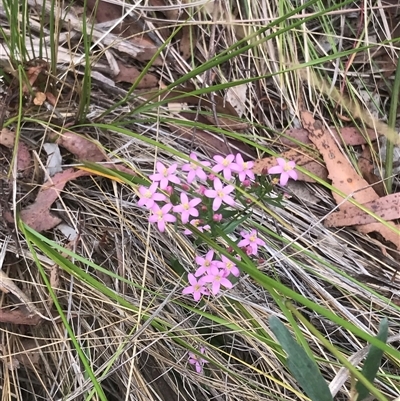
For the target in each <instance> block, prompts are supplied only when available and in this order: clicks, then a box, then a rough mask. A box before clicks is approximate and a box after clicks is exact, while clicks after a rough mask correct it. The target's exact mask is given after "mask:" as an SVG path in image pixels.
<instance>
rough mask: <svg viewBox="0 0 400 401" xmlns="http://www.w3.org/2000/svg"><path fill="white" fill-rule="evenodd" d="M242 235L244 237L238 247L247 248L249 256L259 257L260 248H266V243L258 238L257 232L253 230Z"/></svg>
mask: <svg viewBox="0 0 400 401" xmlns="http://www.w3.org/2000/svg"><path fill="white" fill-rule="evenodd" d="M240 235H241V236H242V237H243V239H242V240H241V241H239V243H238V247H239V248H242V247H246V248H247V249H246V253H247V254H248V255H257V252H258V246H265V242H264V241H263V240H262V239H261V238H258V236H257V235H258V233H257V230H251V232H249V233H248V232H246V231H242V232H241V233H240Z"/></svg>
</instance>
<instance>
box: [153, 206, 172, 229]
mask: <svg viewBox="0 0 400 401" xmlns="http://www.w3.org/2000/svg"><path fill="white" fill-rule="evenodd" d="M171 209H172V204H171V203H167V204H165V205H164V206H163V207H162V208H160V206H158V205H157V203H155V204H154V206H153V208H152V210H151V211H152V212H153V214H152V215H151V216H150V217H149V222H150V223H157V226H158V229H159V230H160V231H161V232H164V231H165V223H173V222H174V221H176V217H175V216H174V215H172V214H169V213H168V212H169V211H170V210H171Z"/></svg>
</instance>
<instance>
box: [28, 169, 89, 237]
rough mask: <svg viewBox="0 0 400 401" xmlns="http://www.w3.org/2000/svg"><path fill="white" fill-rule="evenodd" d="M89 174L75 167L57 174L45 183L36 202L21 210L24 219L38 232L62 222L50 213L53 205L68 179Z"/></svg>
mask: <svg viewBox="0 0 400 401" xmlns="http://www.w3.org/2000/svg"><path fill="white" fill-rule="evenodd" d="M87 174H88V173H87V172H86V171H75V170H74V169H73V168H69V169H67V170H64V171H63V172H62V173H58V174H55V175H54V176H53V177H52V182H47V183H45V184H44V185H43V187H42V188H41V189H40V191H39V193H38V195H37V197H36V200H35V202H34V203H32V204H31V205H29V206H28V207H27V208H25V209H23V210H22V211H21V213H20V216H21V219H22V221H23V222H24V223H25V224H27V225H28V226H29V227H31V228H33V229H34V230H36V231H38V232H41V231H46V230H50V229H52V228H54V227H55V226H57V225H58V224H60V223H61V219H60V218H59V217H56V216H54V215H52V214H51V213H50V210H49V209H50V207H51V205H52V204H53V203H54V202H55V200H56V199H57V198H58V197H59V195H60V192H61V191H62V190H63V189H64V187H65V184H66V183H67V182H68V181H70V180H74V179H76V178H78V177H82V176H84V175H87Z"/></svg>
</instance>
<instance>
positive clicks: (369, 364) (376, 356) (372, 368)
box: [356, 318, 388, 401]
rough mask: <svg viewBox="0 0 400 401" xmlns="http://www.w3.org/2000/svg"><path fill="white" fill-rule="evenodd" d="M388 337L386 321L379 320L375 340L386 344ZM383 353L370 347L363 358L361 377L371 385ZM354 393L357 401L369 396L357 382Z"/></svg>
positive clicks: (385, 319) (366, 390) (365, 389)
mask: <svg viewBox="0 0 400 401" xmlns="http://www.w3.org/2000/svg"><path fill="white" fill-rule="evenodd" d="M387 337H388V320H387V318H384V319H382V320H381V323H380V324H379V333H378V335H377V336H376V338H377V339H379V340H381V341H382V342H384V343H386V341H387ZM382 355H383V351H382V350H381V349H379V348H378V347H375V346H374V345H371V348H370V349H369V352H368V355H367V357H366V358H365V362H364V367H363V369H362V372H361V373H362V374H363V376H364V377H365V378H366V379H367V380H368V381H369V382H370V383H373V381H374V379H375V376H376V374H377V372H378V369H379V366H381V359H382ZM356 391H357V393H358V398H357V401H362V400H363V399H365V398H366V397H367V396H368V395H369V391H368V389H367V388H366V387H365V386H364V384H362V383H361V382H358V383H357V384H356Z"/></svg>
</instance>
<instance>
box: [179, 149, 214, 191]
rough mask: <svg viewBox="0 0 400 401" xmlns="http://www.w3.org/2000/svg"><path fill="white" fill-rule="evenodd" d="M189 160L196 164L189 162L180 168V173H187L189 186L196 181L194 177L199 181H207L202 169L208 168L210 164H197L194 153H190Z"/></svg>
mask: <svg viewBox="0 0 400 401" xmlns="http://www.w3.org/2000/svg"><path fill="white" fill-rule="evenodd" d="M190 158H191V159H192V160H194V161H196V162H197V164H196V163H193V162H190V163H187V164H184V165H183V166H182V171H186V172H188V175H187V182H188V183H189V184H191V183H192V182H193V181H194V180H195V179H196V177H198V178H200V180H203V181H205V180H206V179H207V174H206V172H205V171H204V170H203V167H209V166H210V164H211V163H210V162H207V161H203V162H199V160H198V158H197V156H196V154H195V153H191V154H190ZM202 166H203V167H202Z"/></svg>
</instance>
